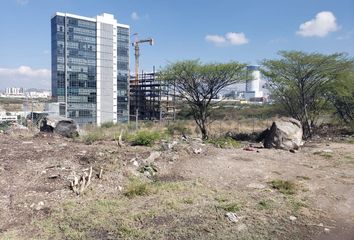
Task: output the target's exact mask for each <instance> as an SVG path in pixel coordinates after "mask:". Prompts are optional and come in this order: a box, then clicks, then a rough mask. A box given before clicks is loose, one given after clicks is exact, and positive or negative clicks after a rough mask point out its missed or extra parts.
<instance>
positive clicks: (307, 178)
mask: <svg viewBox="0 0 354 240" xmlns="http://www.w3.org/2000/svg"><path fill="white" fill-rule="evenodd" d="M296 178H297V179H301V180H311V178H309V177H307V176H296Z"/></svg>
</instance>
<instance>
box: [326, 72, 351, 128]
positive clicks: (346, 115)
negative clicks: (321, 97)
mask: <svg viewBox="0 0 354 240" xmlns="http://www.w3.org/2000/svg"><path fill="white" fill-rule="evenodd" d="M327 95H328V98H329V101H330V102H331V103H332V104H333V106H334V107H335V109H336V114H337V115H338V116H339V117H340V118H341V119H342V120H343V121H344V122H345V123H352V124H353V123H354V69H353V71H352V72H350V73H344V74H342V75H341V76H340V77H339V78H338V79H337V80H336V81H334V82H332V83H331V84H330V85H329V87H328V94H327Z"/></svg>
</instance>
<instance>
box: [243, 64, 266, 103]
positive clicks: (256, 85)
mask: <svg viewBox="0 0 354 240" xmlns="http://www.w3.org/2000/svg"><path fill="white" fill-rule="evenodd" d="M261 82H262V79H261V72H260V70H259V66H247V75H246V89H245V90H246V91H245V99H246V100H247V101H249V100H251V99H256V98H262V97H264V95H263V91H261V90H260V89H261Z"/></svg>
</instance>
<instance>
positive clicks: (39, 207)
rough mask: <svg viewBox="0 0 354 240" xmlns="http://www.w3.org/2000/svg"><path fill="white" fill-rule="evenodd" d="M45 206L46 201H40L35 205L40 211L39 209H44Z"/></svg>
mask: <svg viewBox="0 0 354 240" xmlns="http://www.w3.org/2000/svg"><path fill="white" fill-rule="evenodd" d="M43 207H44V202H43V201H40V202H39V203H37V206H36V207H35V209H36V210H37V211H39V210H41V209H43Z"/></svg>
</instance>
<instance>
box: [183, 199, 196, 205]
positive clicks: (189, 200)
mask: <svg viewBox="0 0 354 240" xmlns="http://www.w3.org/2000/svg"><path fill="white" fill-rule="evenodd" d="M183 202H184V203H185V204H193V203H194V201H193V199H192V198H185V199H183Z"/></svg>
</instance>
